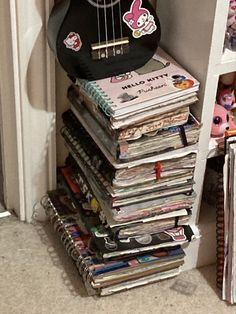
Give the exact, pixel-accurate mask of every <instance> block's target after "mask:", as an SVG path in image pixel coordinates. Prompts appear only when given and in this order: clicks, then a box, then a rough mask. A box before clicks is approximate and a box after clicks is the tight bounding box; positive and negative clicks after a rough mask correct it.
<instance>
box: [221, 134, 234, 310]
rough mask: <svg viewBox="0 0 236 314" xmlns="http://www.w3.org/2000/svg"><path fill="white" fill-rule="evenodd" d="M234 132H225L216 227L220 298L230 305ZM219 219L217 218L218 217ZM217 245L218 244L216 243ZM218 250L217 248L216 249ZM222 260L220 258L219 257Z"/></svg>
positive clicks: (232, 282) (231, 287) (232, 269)
mask: <svg viewBox="0 0 236 314" xmlns="http://www.w3.org/2000/svg"><path fill="white" fill-rule="evenodd" d="M235 172H236V130H229V131H228V132H226V138H225V163H224V168H223V181H224V185H223V186H224V219H223V222H224V226H223V228H222V225H219V226H218V230H217V234H218V235H219V232H220V231H223V236H224V247H222V253H224V256H223V257H224V262H223V266H224V270H223V285H222V298H223V299H224V300H226V301H228V302H230V303H231V304H235V303H236V272H235V269H236V206H235V204H236V176H235ZM218 218H219V216H218ZM218 244H219V243H218ZM218 250H219V247H218ZM221 258H222V257H221Z"/></svg>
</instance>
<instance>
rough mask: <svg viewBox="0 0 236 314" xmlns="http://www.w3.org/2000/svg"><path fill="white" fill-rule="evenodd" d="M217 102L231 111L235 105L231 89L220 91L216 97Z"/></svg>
mask: <svg viewBox="0 0 236 314" xmlns="http://www.w3.org/2000/svg"><path fill="white" fill-rule="evenodd" d="M217 101H218V104H219V105H221V106H223V107H224V108H225V109H226V110H231V109H232V108H233V107H235V105H236V103H235V95H234V91H233V90H232V89H231V88H225V89H222V90H221V91H220V93H219V95H218V97H217Z"/></svg>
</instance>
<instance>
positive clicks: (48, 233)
mask: <svg viewBox="0 0 236 314" xmlns="http://www.w3.org/2000/svg"><path fill="white" fill-rule="evenodd" d="M33 225H34V227H35V229H36V231H37V233H38V235H39V237H40V240H41V242H42V243H43V244H44V245H45V246H47V251H48V254H49V256H50V259H51V260H52V263H53V265H54V266H55V267H57V268H59V269H60V270H61V277H62V280H63V283H64V285H65V286H66V288H67V289H68V290H69V291H70V293H71V294H72V295H73V296H78V295H79V296H81V297H88V294H87V291H86V289H85V287H84V284H83V281H82V278H81V276H80V275H79V273H78V270H77V268H76V266H75V264H74V263H73V260H72V259H71V258H70V257H69V255H68V254H67V252H66V250H65V248H64V247H63V245H62V243H61V242H60V239H59V237H58V236H57V234H56V233H55V232H54V230H53V227H52V226H51V224H50V223H49V222H46V223H38V222H37V223H34V224H33Z"/></svg>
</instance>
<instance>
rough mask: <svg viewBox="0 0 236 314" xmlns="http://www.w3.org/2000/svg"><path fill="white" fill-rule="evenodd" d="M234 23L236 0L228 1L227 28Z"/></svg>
mask: <svg viewBox="0 0 236 314" xmlns="http://www.w3.org/2000/svg"><path fill="white" fill-rule="evenodd" d="M234 23H236V0H230V3H229V13H228V21H227V27H230V26H232V25H233V24H234Z"/></svg>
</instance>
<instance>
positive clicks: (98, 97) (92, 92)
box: [77, 79, 113, 117]
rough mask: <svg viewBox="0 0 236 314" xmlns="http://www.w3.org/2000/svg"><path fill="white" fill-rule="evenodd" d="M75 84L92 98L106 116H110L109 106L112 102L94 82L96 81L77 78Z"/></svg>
mask: <svg viewBox="0 0 236 314" xmlns="http://www.w3.org/2000/svg"><path fill="white" fill-rule="evenodd" d="M77 84H78V85H79V86H81V87H82V88H83V89H84V90H85V92H86V93H87V94H88V95H89V96H90V97H92V98H93V99H94V101H95V103H96V104H97V105H98V106H99V107H100V108H101V109H102V110H103V111H104V113H105V114H106V115H107V116H108V117H110V116H111V106H112V104H113V102H112V100H111V98H109V97H108V95H107V94H106V93H105V92H104V91H103V90H102V88H101V87H100V86H99V85H98V84H97V83H96V81H87V80H82V79H77Z"/></svg>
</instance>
